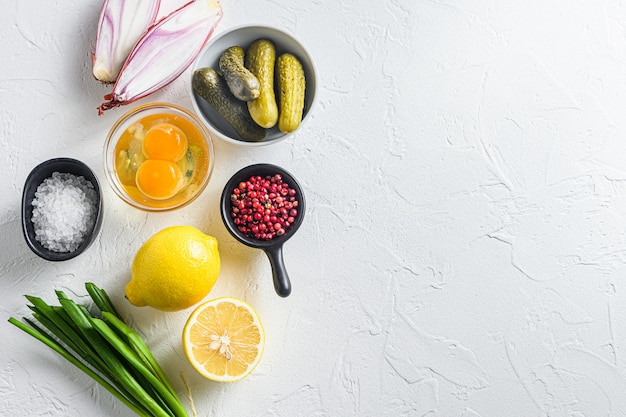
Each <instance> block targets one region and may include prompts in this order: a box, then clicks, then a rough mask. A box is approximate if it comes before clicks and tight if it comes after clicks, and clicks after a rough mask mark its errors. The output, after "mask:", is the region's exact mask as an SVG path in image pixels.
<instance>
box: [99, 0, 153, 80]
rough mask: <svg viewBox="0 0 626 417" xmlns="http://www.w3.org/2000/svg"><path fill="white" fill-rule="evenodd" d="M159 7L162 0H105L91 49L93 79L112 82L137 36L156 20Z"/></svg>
mask: <svg viewBox="0 0 626 417" xmlns="http://www.w3.org/2000/svg"><path fill="white" fill-rule="evenodd" d="M160 6H161V0H141V1H137V0H104V3H103V4H102V9H101V11H100V18H99V20H98V31H97V35H96V46H95V50H94V51H93V52H92V74H93V77H94V78H95V79H96V80H99V81H102V82H104V83H113V82H115V80H116V79H117V76H118V75H119V73H120V70H121V69H122V66H123V65H124V62H125V61H126V58H127V57H128V55H129V54H130V51H132V49H133V47H134V46H135V44H136V43H137V39H139V38H140V37H141V35H142V34H143V33H144V32H145V31H146V30H147V29H148V28H149V27H150V26H151V25H152V24H153V23H154V22H155V20H156V18H157V15H158V12H159V7H160Z"/></svg>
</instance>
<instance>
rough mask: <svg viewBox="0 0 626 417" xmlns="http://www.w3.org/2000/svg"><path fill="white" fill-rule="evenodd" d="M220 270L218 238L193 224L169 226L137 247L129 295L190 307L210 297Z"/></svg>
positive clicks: (165, 306) (160, 305)
mask: <svg viewBox="0 0 626 417" xmlns="http://www.w3.org/2000/svg"><path fill="white" fill-rule="evenodd" d="M219 272H220V256H219V251H218V244H217V240H216V239H215V238H214V237H213V236H210V235H207V234H204V233H203V232H201V231H200V230H198V229H196V228H195V227H193V226H171V227H167V228H165V229H163V230H161V231H159V232H157V233H156V234H155V235H153V236H152V237H151V238H149V239H148V240H147V241H146V242H145V243H144V244H143V245H142V246H141V247H140V248H139V250H138V251H137V254H136V255H135V258H134V260H133V264H132V269H131V279H130V281H129V282H128V284H127V285H126V298H127V299H128V301H129V302H130V303H131V304H133V305H135V306H138V307H143V306H150V307H153V308H155V309H158V310H163V311H178V310H183V309H185V308H189V307H191V306H193V305H194V304H197V303H198V302H200V301H201V300H202V299H203V298H204V297H206V296H207V295H208V294H209V292H210V291H211V289H212V288H213V285H215V282H216V281H217V277H218V275H219Z"/></svg>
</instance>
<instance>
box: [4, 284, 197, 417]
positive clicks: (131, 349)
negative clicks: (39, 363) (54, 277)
mask: <svg viewBox="0 0 626 417" xmlns="http://www.w3.org/2000/svg"><path fill="white" fill-rule="evenodd" d="M85 287H86V288H87V292H88V293H89V295H90V297H91V298H92V300H93V302H94V303H95V305H96V306H97V307H98V309H99V310H100V317H98V316H96V315H93V314H92V313H91V312H90V311H89V310H88V309H87V308H86V307H85V306H83V305H80V304H77V303H76V302H74V301H72V300H71V299H69V298H68V297H67V296H66V295H65V294H64V293H63V292H62V291H56V295H57V298H58V301H59V303H60V305H59V306H51V305H48V304H46V302H45V301H44V300H42V299H41V298H38V297H33V296H30V295H27V296H26V299H27V300H28V301H30V302H31V304H32V305H28V307H29V308H30V309H31V310H32V311H33V318H34V319H35V320H36V321H38V322H39V323H36V322H35V321H34V320H31V319H29V318H24V322H25V323H26V324H25V323H23V322H21V321H19V320H17V319H15V318H13V317H11V318H10V319H9V322H10V323H11V324H14V325H15V326H17V327H18V328H20V329H21V330H23V331H25V332H26V333H28V334H29V335H31V336H33V337H34V338H36V339H38V340H39V341H41V342H43V343H44V344H46V345H47V346H49V347H50V348H52V349H53V350H54V351H56V352H57V353H59V354H60V355H61V356H63V357H64V358H65V359H67V360H68V361H69V362H71V363H72V364H74V365H75V366H76V367H77V368H79V369H80V370H82V371H83V372H85V373H86V374H87V375H89V376H90V377H91V378H93V379H94V380H95V381H96V382H98V383H99V384H100V385H102V386H103V387H104V388H106V389H107V390H108V391H109V392H110V393H111V394H113V395H114V396H115V397H117V398H118V399H119V400H120V401H122V402H123V403H124V404H126V405H127V406H128V407H129V408H130V409H132V410H133V411H134V412H135V413H137V414H138V415H140V416H146V417H156V416H158V417H189V415H188V414H187V412H186V411H185V409H184V407H183V405H182V403H181V401H180V399H179V398H178V396H177V394H176V391H175V390H174V388H173V387H172V385H171V384H170V382H169V381H168V379H167V377H166V376H165V374H164V373H163V370H162V369H161V367H160V366H159V365H158V363H157V362H156V360H155V359H154V357H153V356H152V353H150V350H149V349H148V346H147V345H146V344H145V343H144V341H143V340H142V339H141V337H140V336H139V334H137V333H136V332H135V331H134V330H132V329H131V328H130V327H128V326H127V325H126V324H125V323H124V321H123V320H122V318H121V317H120V315H119V313H118V312H117V310H116V309H115V306H114V305H113V304H112V303H111V300H110V298H109V296H108V295H107V293H106V292H105V291H104V290H102V289H100V288H98V287H97V286H96V285H94V284H93V283H90V282H88V283H86V284H85ZM44 329H45V330H44Z"/></svg>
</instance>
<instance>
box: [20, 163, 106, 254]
mask: <svg viewBox="0 0 626 417" xmlns="http://www.w3.org/2000/svg"><path fill="white" fill-rule="evenodd" d="M101 225H102V195H101V190H100V183H99V182H98V179H97V178H96V175H95V174H94V172H93V171H92V170H91V169H90V168H89V167H88V166H87V165H86V164H85V163H83V162H81V161H78V160H76V159H72V158H55V159H50V160H48V161H45V162H42V163H41V164H39V165H37V166H36V167H35V168H34V169H33V170H32V171H31V172H30V174H29V175H28V177H27V178H26V182H25V184H24V190H23V192H22V231H23V232H24V238H25V239H26V244H27V245H28V247H29V248H30V249H31V250H32V251H33V252H34V253H35V254H37V255H38V256H39V257H41V258H43V259H45V260H48V261H66V260H68V259H72V258H75V257H76V256H78V255H80V254H81V253H83V252H84V251H85V250H87V248H89V246H91V244H92V243H93V241H94V240H95V238H96V236H97V235H98V232H99V231H100V226H101Z"/></svg>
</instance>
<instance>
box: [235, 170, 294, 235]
mask: <svg viewBox="0 0 626 417" xmlns="http://www.w3.org/2000/svg"><path fill="white" fill-rule="evenodd" d="M296 194H297V192H296V190H295V189H293V188H291V187H289V184H287V183H286V182H284V181H283V179H282V176H281V175H280V174H275V175H268V176H265V177H261V176H259V175H253V176H251V177H250V178H249V179H248V180H247V181H241V182H240V183H239V184H238V186H237V187H236V188H235V189H234V190H233V192H232V193H231V196H230V200H231V217H232V218H233V222H234V223H235V225H236V226H237V229H238V230H239V231H240V232H241V233H243V234H245V235H246V236H248V237H253V238H255V239H259V240H271V239H273V238H274V237H275V236H282V235H283V234H285V232H286V231H287V229H289V227H290V226H291V225H292V224H293V223H294V221H295V219H296V217H297V215H298V210H297V209H296V207H298V200H297V199H296Z"/></svg>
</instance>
